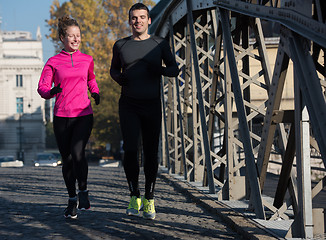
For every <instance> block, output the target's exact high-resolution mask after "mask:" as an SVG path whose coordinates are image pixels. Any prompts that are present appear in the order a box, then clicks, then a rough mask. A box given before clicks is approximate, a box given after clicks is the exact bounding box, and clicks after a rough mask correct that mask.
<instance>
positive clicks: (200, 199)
mask: <svg viewBox="0 0 326 240" xmlns="http://www.w3.org/2000/svg"><path fill="white" fill-rule="evenodd" d="M158 176H160V177H161V178H162V179H163V180H165V181H166V182H168V183H169V184H171V185H172V186H173V187H174V188H176V189H177V190H178V191H179V192H181V193H183V194H185V195H186V196H188V197H190V198H191V199H192V200H193V201H194V202H195V203H197V204H199V205H200V206H202V207H204V208H205V209H206V210H208V211H209V212H211V213H213V214H216V215H218V216H219V217H220V218H222V219H223V221H224V222H225V223H226V224H227V225H228V226H229V227H230V228H232V229H233V230H235V231H236V232H237V233H239V234H241V235H242V236H243V237H244V238H245V239H250V240H251V239H254V240H271V239H283V238H280V237H277V236H275V235H274V234H272V233H271V232H269V231H268V229H266V228H265V227H264V226H262V225H260V224H258V223H256V222H255V221H253V220H252V219H249V218H248V217H246V216H245V215H243V214H242V213H240V212H237V211H235V210H233V209H232V208H230V207H229V206H227V205H225V204H223V203H221V202H219V201H216V200H214V199H213V198H211V197H210V196H208V195H206V194H204V193H202V192H201V191H199V190H198V189H197V188H196V187H194V186H191V185H190V184H189V183H188V182H186V181H180V180H178V179H176V178H174V177H173V176H171V175H169V174H168V173H164V172H159V173H158Z"/></svg>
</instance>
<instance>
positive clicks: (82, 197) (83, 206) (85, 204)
mask: <svg viewBox="0 0 326 240" xmlns="http://www.w3.org/2000/svg"><path fill="white" fill-rule="evenodd" d="M90 207H91V204H90V203H89V199H88V191H85V192H78V209H80V210H88V209H90Z"/></svg>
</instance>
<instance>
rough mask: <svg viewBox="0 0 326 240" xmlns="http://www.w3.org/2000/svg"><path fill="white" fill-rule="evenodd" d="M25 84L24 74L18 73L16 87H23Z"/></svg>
mask: <svg viewBox="0 0 326 240" xmlns="http://www.w3.org/2000/svg"><path fill="white" fill-rule="evenodd" d="M22 86H23V75H21V74H18V75H16V87H22Z"/></svg>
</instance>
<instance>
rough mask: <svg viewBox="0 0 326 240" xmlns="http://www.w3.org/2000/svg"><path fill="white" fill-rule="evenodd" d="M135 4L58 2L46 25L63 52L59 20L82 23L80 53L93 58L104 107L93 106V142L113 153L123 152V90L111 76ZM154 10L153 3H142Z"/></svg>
mask: <svg viewBox="0 0 326 240" xmlns="http://www.w3.org/2000/svg"><path fill="white" fill-rule="evenodd" d="M136 2H138V1H135V0H70V1H67V2H65V3H63V4H62V5H60V3H59V1H58V0H54V1H53V3H52V5H51V8H50V19H48V20H47V21H46V22H47V24H48V26H49V29H50V34H49V35H48V36H47V37H48V38H50V39H51V40H52V42H53V44H54V46H55V49H56V51H57V52H59V51H60V50H61V49H62V47H63V46H62V45H61V42H60V41H59V37H58V34H57V23H58V18H60V17H61V16H63V15H69V16H71V17H73V18H74V19H76V20H77V21H78V23H79V26H80V29H81V35H82V43H81V47H80V51H81V52H83V53H86V54H89V55H91V56H93V59H94V63H95V74H96V80H97V82H98V85H99V88H100V95H101V104H100V105H98V106H96V105H95V104H93V110H94V128H93V132H92V137H91V141H92V142H93V143H94V144H95V146H96V147H100V146H102V147H104V146H105V145H106V143H110V144H111V146H112V149H113V151H115V150H118V149H119V145H120V140H121V136H120V128H119V115H118V100H119V95H120V87H119V85H118V84H117V83H115V82H114V81H113V80H112V79H111V77H110V74H109V70H110V64H111V58H112V47H113V44H114V42H115V41H116V40H117V39H119V38H122V37H126V36H128V35H130V28H129V25H128V10H129V8H130V6H131V5H132V4H134V3H136ZM142 2H143V3H144V4H146V5H147V6H154V5H155V2H154V1H152V0H147V1H142Z"/></svg>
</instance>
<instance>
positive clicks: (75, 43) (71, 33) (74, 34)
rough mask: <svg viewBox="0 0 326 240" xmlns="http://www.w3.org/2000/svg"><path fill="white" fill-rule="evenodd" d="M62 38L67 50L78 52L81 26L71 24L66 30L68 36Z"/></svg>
mask: <svg viewBox="0 0 326 240" xmlns="http://www.w3.org/2000/svg"><path fill="white" fill-rule="evenodd" d="M60 40H61V42H62V43H63V45H64V48H65V50H66V51H67V52H76V51H77V50H78V48H79V45H80V42H81V36H80V29H79V27H77V26H69V27H68V28H67V31H66V36H64V37H63V36H61V39H60Z"/></svg>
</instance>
